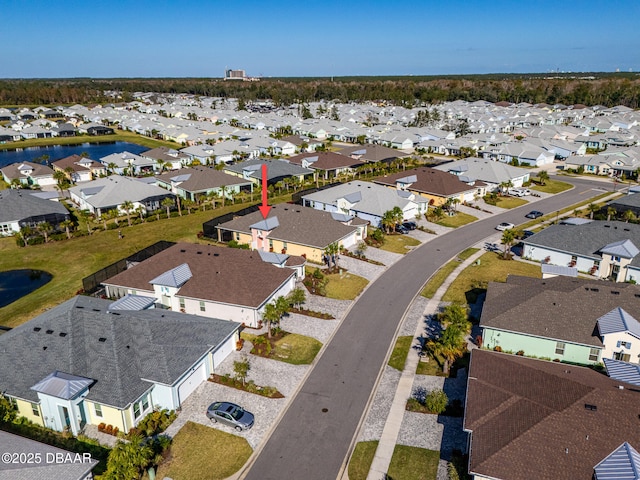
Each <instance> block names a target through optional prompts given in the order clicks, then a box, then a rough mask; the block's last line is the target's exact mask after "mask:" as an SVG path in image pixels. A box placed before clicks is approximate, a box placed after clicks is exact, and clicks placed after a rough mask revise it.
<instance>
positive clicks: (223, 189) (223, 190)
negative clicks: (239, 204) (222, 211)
mask: <svg viewBox="0 0 640 480" xmlns="http://www.w3.org/2000/svg"><path fill="white" fill-rule="evenodd" d="M226 196H227V186H226V185H222V186H221V187H220V197H221V199H222V208H224V199H225V197H226Z"/></svg>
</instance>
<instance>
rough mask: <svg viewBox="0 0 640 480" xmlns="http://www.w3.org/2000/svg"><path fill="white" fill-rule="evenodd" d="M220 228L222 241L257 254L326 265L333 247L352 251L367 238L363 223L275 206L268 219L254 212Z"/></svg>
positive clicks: (337, 215) (364, 223)
mask: <svg viewBox="0 0 640 480" xmlns="http://www.w3.org/2000/svg"><path fill="white" fill-rule="evenodd" d="M216 228H217V230H218V240H219V241H228V240H235V241H237V242H238V243H240V244H248V245H250V246H251V248H252V249H253V250H262V251H265V252H276V253H281V254H288V255H297V256H303V257H305V258H307V259H308V260H311V261H313V262H316V263H322V255H323V253H324V251H325V249H326V248H327V247H328V246H329V245H330V244H332V243H337V244H338V245H340V246H341V247H344V248H350V247H354V246H356V245H357V244H358V243H360V242H361V241H363V240H364V239H365V237H366V236H367V222H366V221H364V220H362V219H359V218H355V217H353V216H348V215H340V214H336V213H329V212H322V211H318V210H315V209H313V208H308V207H302V206H300V205H289V204H281V205H274V206H273V207H271V210H270V212H269V216H268V217H267V218H266V219H264V218H263V217H262V213H261V212H253V213H250V214H248V215H244V216H242V217H236V218H234V219H233V220H231V221H230V222H225V223H222V224H220V225H218V226H217V227H216Z"/></svg>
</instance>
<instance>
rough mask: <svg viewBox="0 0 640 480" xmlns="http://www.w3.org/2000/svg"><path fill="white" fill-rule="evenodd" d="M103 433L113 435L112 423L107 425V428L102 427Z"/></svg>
mask: <svg viewBox="0 0 640 480" xmlns="http://www.w3.org/2000/svg"><path fill="white" fill-rule="evenodd" d="M104 433H108V434H109V435H113V425H107V428H105V429H104Z"/></svg>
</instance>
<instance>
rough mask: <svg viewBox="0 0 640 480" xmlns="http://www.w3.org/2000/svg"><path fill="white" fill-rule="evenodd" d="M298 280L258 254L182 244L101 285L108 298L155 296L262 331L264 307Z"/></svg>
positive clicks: (291, 271) (185, 309) (188, 310)
mask: <svg viewBox="0 0 640 480" xmlns="http://www.w3.org/2000/svg"><path fill="white" fill-rule="evenodd" d="M298 263H299V262H298ZM296 265H297V264H296ZM285 267H286V266H285ZM294 267H295V266H294ZM257 278H259V279H260V281H259V282H256V279H257ZM295 281H296V272H295V271H294V269H292V268H279V267H278V266H274V265H272V264H270V263H267V262H265V261H263V260H262V259H261V257H260V255H258V254H257V253H256V252H251V251H248V250H241V249H235V248H222V247H214V246H210V245H193V244H187V243H181V244H177V245H174V246H172V247H169V248H167V249H166V250H163V251H162V252H160V253H158V254H156V255H154V256H153V257H151V258H149V259H147V260H145V261H143V262H140V263H139V264H137V265H135V266H133V267H131V268H129V269H128V270H125V271H124V272H122V273H120V274H118V275H116V276H114V277H111V278H109V279H108V280H106V281H105V282H103V285H104V286H105V287H106V292H107V296H109V297H114V298H120V297H123V296H125V295H126V294H133V295H141V296H146V297H153V298H155V299H156V302H157V303H159V304H161V305H163V306H164V307H166V308H170V309H172V310H174V311H182V312H186V313H191V314H194V315H200V316H203V317H213V318H222V319H226V320H232V321H235V322H239V323H244V324H245V325H247V326H250V327H253V328H258V325H259V324H261V322H262V313H263V311H264V307H265V305H266V304H267V303H269V302H271V301H273V300H274V299H276V298H277V297H279V296H284V295H287V294H288V293H289V292H290V291H291V290H293V289H294V288H295Z"/></svg>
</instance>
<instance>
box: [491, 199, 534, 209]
mask: <svg viewBox="0 0 640 480" xmlns="http://www.w3.org/2000/svg"><path fill="white" fill-rule="evenodd" d="M526 203H529V202H527V201H526V200H524V199H522V198H517V197H498V203H497V204H496V207H500V208H507V209H511V208H516V207H521V206H522V205H525V204H526Z"/></svg>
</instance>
